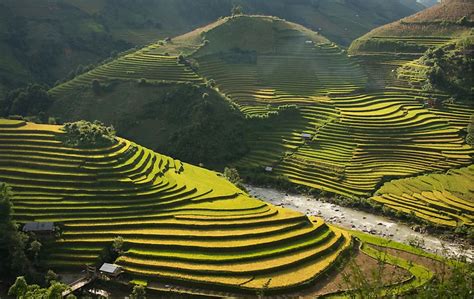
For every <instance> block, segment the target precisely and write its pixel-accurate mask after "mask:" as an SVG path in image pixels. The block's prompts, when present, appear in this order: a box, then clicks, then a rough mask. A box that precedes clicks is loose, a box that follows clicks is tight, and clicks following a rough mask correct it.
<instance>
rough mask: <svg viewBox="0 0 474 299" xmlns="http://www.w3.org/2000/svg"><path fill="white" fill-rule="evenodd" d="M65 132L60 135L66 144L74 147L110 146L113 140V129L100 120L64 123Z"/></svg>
mask: <svg viewBox="0 0 474 299" xmlns="http://www.w3.org/2000/svg"><path fill="white" fill-rule="evenodd" d="M63 130H64V132H65V134H64V135H63V136H61V138H62V140H63V143H64V144H65V145H66V146H70V147H76V148H95V147H106V146H110V145H112V144H113V143H114V142H115V129H114V127H112V126H106V125H104V124H103V123H101V122H100V121H94V122H89V121H85V120H81V121H77V122H73V123H66V124H65V125H64V127H63Z"/></svg>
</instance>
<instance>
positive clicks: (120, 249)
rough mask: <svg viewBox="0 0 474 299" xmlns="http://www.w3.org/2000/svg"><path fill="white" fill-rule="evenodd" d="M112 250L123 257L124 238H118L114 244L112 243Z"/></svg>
mask: <svg viewBox="0 0 474 299" xmlns="http://www.w3.org/2000/svg"><path fill="white" fill-rule="evenodd" d="M112 250H113V251H114V252H115V253H117V254H118V255H121V254H122V253H123V238H122V237H120V236H118V237H116V238H115V239H114V242H113V243H112Z"/></svg>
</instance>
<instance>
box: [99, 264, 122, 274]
mask: <svg viewBox="0 0 474 299" xmlns="http://www.w3.org/2000/svg"><path fill="white" fill-rule="evenodd" d="M119 269H120V266H117V265H114V264H109V263H104V264H103V265H102V267H100V269H99V271H100V272H105V273H109V274H113V273H115V271H117V270H119Z"/></svg>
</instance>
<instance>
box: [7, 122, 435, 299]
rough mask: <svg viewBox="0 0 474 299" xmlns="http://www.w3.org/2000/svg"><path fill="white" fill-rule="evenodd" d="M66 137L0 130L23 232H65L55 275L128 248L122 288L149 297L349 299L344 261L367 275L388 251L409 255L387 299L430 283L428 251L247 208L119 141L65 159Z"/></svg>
mask: <svg viewBox="0 0 474 299" xmlns="http://www.w3.org/2000/svg"><path fill="white" fill-rule="evenodd" d="M65 134H66V133H65V132H64V130H63V128H61V127H60V126H51V125H37V124H33V123H25V122H21V121H9V120H1V121H0V163H1V164H2V168H1V171H0V180H1V181H3V182H7V183H8V184H9V185H11V186H12V187H13V192H14V198H13V201H12V202H13V208H14V218H15V220H16V221H18V222H19V223H25V222H30V221H39V222H48V221H49V222H54V223H55V225H56V226H58V227H60V235H59V237H57V238H56V240H55V241H54V242H52V243H50V244H47V245H46V247H45V249H44V250H42V254H41V260H42V262H43V263H44V264H45V265H47V266H48V267H52V268H54V269H56V270H61V271H74V270H75V269H82V267H83V266H84V264H98V263H100V262H101V260H100V256H101V253H102V252H103V250H104V249H105V248H107V246H110V244H111V242H112V241H113V239H114V238H115V237H117V236H121V237H123V239H124V247H123V250H124V253H123V254H122V255H121V256H120V257H119V258H118V259H117V260H116V263H117V264H119V265H121V266H122V267H123V269H124V270H125V273H126V274H125V275H126V276H125V278H123V279H124V282H126V283H128V281H130V280H132V279H141V280H146V281H148V283H149V286H150V287H153V285H154V284H156V282H157V279H159V282H160V283H163V282H171V283H173V284H175V285H176V286H177V288H178V289H180V288H181V287H180V286H183V285H187V286H189V285H191V286H194V291H196V289H195V288H196V287H198V288H200V289H201V290H203V291H206V290H207V292H210V293H208V294H220V295H221V296H232V295H234V294H233V293H229V292H247V293H249V292H250V294H255V292H259V291H260V290H261V291H265V292H268V293H274V292H277V293H288V292H290V294H291V292H299V291H303V290H304V291H305V292H306V295H312V296H314V295H316V294H319V295H321V294H325V293H328V292H329V293H330V292H340V291H344V290H347V289H345V288H344V286H341V285H340V284H336V283H337V281H336V282H333V279H332V278H331V277H333V276H337V271H338V270H337V269H339V268H337V267H335V266H336V265H339V266H344V264H345V263H347V262H348V259H346V258H342V257H343V256H346V257H352V258H354V259H355V261H356V262H357V261H359V262H360V261H361V258H362V260H364V261H365V263H366V264H365V267H364V269H365V271H370V270H371V269H375V267H380V265H377V262H376V259H377V256H379V255H380V254H381V253H380V252H379V251H378V250H380V247H373V245H377V246H386V247H389V248H398V249H401V250H402V251H398V250H393V249H392V251H391V253H390V255H387V256H385V258H384V259H383V260H384V261H386V263H387V265H386V267H388V269H389V270H390V269H392V271H396V272H394V273H399V274H397V277H398V278H394V277H392V278H391V279H388V278H387V280H386V281H387V284H388V285H387V286H386V287H385V288H382V289H381V290H380V291H381V292H382V293H385V294H387V293H392V292H405V291H407V290H410V289H412V288H415V287H418V286H420V285H423V284H425V283H427V282H428V281H429V280H430V279H431V277H432V275H433V274H434V272H433V270H432V267H428V268H425V266H423V265H425V263H424V262H422V259H421V260H420V261H421V262H422V264H417V263H415V264H413V263H409V262H408V260H411V259H412V258H413V257H414V256H416V255H415V253H414V252H417V253H416V254H422V255H426V254H423V253H422V252H420V251H414V250H413V249H410V248H409V247H407V246H405V247H400V245H397V244H395V243H392V242H385V241H383V240H379V239H376V238H373V237H367V236H365V235H361V234H358V237H359V238H360V241H355V240H353V238H352V237H351V234H350V233H349V232H347V231H344V230H341V229H339V228H336V227H333V226H328V225H326V224H325V223H324V221H323V220H322V219H319V218H307V217H306V216H304V215H302V214H299V213H297V212H293V211H290V210H287V209H284V208H281V207H275V206H272V205H269V204H265V203H263V202H261V201H259V200H257V199H255V198H250V197H249V196H248V195H247V194H245V193H244V192H243V191H241V190H239V189H237V188H236V187H234V186H233V185H232V184H230V183H229V182H227V181H226V180H225V179H224V178H222V177H220V175H218V174H217V173H214V172H211V171H208V170H205V169H202V168H198V167H195V166H192V165H189V164H186V163H182V162H180V161H179V160H175V159H172V158H170V157H167V156H164V155H161V154H158V153H155V152H153V151H151V150H149V149H147V148H144V147H141V146H140V145H137V144H135V143H133V142H130V141H128V140H126V139H122V138H115V141H114V142H113V144H111V145H110V146H105V147H89V148H87V149H86V148H83V149H80V148H73V147H68V146H66V145H65V143H63V141H62V140H67V139H65V138H68V137H65ZM12 141H14V142H12ZM360 242H362V243H360ZM356 244H361V247H360V248H361V249H360V252H359V251H358V250H356V247H354V246H355V245H356ZM371 244H372V245H371ZM405 250H408V251H410V252H412V253H407V252H405ZM393 254H395V256H397V255H399V256H398V257H394V256H393ZM403 256H405V258H403ZM391 265H393V266H391ZM396 268H398V269H399V270H395V269H396ZM402 269H405V270H402ZM389 273H390V272H387V274H389ZM401 273H405V274H401ZM324 274H326V275H324ZM323 275H324V276H323ZM323 277H324V283H323V284H322V283H321V280H320V278H323ZM397 279H398V280H397ZM318 281H319V283H318V284H316V285H315V284H314V283H315V282H318ZM394 285H395V286H396V287H394ZM157 286H158V285H157ZM321 287H323V288H322V289H321ZM326 287H328V288H326ZM181 289H183V290H185V289H186V288H184V287H182V288H181ZM212 289H213V290H214V291H210V290H212ZM216 289H217V290H219V291H221V292H219V293H216V292H215V290H216ZM222 291H225V293H223V292H222Z"/></svg>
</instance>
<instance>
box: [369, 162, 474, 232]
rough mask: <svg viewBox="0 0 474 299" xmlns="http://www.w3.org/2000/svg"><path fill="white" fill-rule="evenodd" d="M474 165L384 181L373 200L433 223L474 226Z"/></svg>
mask: <svg viewBox="0 0 474 299" xmlns="http://www.w3.org/2000/svg"><path fill="white" fill-rule="evenodd" d="M473 182H474V166H473V165H471V166H469V167H466V168H461V169H456V170H454V169H453V170H450V171H449V172H448V173H447V174H430V175H425V176H419V177H414V178H407V179H401V180H394V181H391V182H389V183H385V184H384V185H383V186H382V187H381V188H380V189H379V190H378V191H377V193H376V196H374V197H373V200H375V201H377V202H379V203H382V204H383V205H386V206H388V207H390V208H393V209H395V210H397V211H401V212H403V213H408V214H409V213H414V214H415V215H416V216H418V217H420V218H422V219H425V220H427V221H429V222H432V223H433V224H440V225H445V226H452V227H456V226H461V225H467V226H473V225H474V222H473V220H474V201H473V200H474V184H473Z"/></svg>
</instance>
